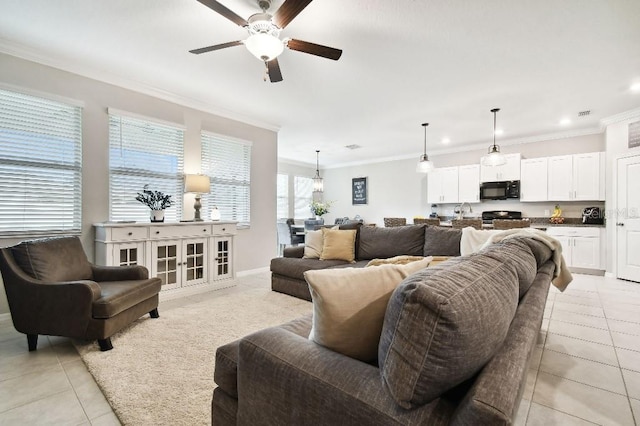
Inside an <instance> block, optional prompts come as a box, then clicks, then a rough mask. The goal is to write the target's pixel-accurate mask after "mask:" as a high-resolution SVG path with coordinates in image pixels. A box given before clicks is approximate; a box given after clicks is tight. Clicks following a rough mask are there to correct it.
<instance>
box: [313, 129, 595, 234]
mask: <svg viewBox="0 0 640 426" xmlns="http://www.w3.org/2000/svg"><path fill="white" fill-rule="evenodd" d="M604 147H605V144H604V135H603V134H595V135H588V136H578V137H573V138H565V139H557V140H550V141H542V142H535V143H528V144H519V145H508V146H504V147H502V152H503V153H505V154H509V153H520V154H522V158H537V157H549V156H555V155H566V154H578V153H583V152H598V151H604ZM485 154H486V151H485V150H473V151H465V152H459V153H452V154H443V155H430V159H431V160H432V161H433V162H434V164H435V166H436V167H449V166H462V165H467V164H478V163H479V161H480V157H481V156H483V155H485ZM418 157H419V156H416V158H415V159H408V160H396V161H388V162H380V163H370V164H363V165H357V166H351V167H339V168H332V169H326V170H324V171H323V172H322V173H323V176H324V178H325V192H324V198H325V200H333V201H335V203H334V207H333V209H332V210H331V213H330V214H328V215H326V217H325V220H328V221H331V222H333V220H334V219H335V218H336V217H342V216H349V217H353V216H355V215H356V214H359V215H360V216H362V217H363V218H364V220H365V221H366V222H371V223H377V224H378V225H379V226H382V223H383V218H384V217H406V218H407V222H408V223H411V221H412V218H413V217H414V216H428V215H429V214H430V213H431V205H430V204H428V203H427V176H428V175H426V176H425V175H421V174H418V173H416V171H415V168H416V163H417V161H418ZM363 176H366V177H367V178H368V182H367V185H368V204H367V205H358V206H354V205H352V204H351V179H352V178H354V177H363ZM554 205H555V203H554V202H546V203H520V202H512V201H485V202H481V203H475V204H472V209H473V214H477V215H480V214H481V213H482V211H483V210H518V211H522V212H523V214H524V215H525V216H529V217H541V216H545V210H551V211H552V210H553V207H554ZM560 205H561V208H562V209H563V212H564V213H563V215H564V216H565V217H581V214H582V209H583V208H584V207H587V206H600V207H602V206H603V203H601V202H562V203H560ZM454 207H455V204H448V205H439V214H441V215H452V214H453V208H454Z"/></svg>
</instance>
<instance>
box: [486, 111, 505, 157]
mask: <svg viewBox="0 0 640 426" xmlns="http://www.w3.org/2000/svg"><path fill="white" fill-rule="evenodd" d="M498 111H500V108H494V109H492V110H491V112H492V113H493V145H491V146H490V147H489V153H488V155H485V156H484V157H482V165H483V166H502V165H503V164H505V163H506V162H507V159H506V158H505V157H504V155H502V154H501V153H500V147H499V146H498V145H496V113H497V112H498Z"/></svg>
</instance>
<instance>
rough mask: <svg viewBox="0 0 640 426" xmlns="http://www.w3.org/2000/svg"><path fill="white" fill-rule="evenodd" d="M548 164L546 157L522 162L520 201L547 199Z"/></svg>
mask: <svg viewBox="0 0 640 426" xmlns="http://www.w3.org/2000/svg"><path fill="white" fill-rule="evenodd" d="M547 165H548V159H547V158H546V157H543V158H531V159H527V160H522V161H521V162H520V201H547V196H548V194H547V193H548V189H547V181H548V179H547V169H548V167H547Z"/></svg>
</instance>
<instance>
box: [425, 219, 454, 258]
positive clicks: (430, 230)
mask: <svg viewBox="0 0 640 426" xmlns="http://www.w3.org/2000/svg"><path fill="white" fill-rule="evenodd" d="M461 238H462V230H461V229H451V228H445V227H443V226H427V227H426V228H425V230H424V248H423V252H424V255H425V256H460V239H461Z"/></svg>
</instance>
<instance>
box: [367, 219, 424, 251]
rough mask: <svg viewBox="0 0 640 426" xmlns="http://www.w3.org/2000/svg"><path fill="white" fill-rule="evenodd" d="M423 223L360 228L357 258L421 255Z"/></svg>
mask: <svg viewBox="0 0 640 426" xmlns="http://www.w3.org/2000/svg"><path fill="white" fill-rule="evenodd" d="M423 248H424V225H411V226H398V227H392V228H377V227H370V226H363V227H362V228H360V246H359V249H358V253H357V255H358V259H385V258H387V257H394V256H400V255H409V256H423Z"/></svg>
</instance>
